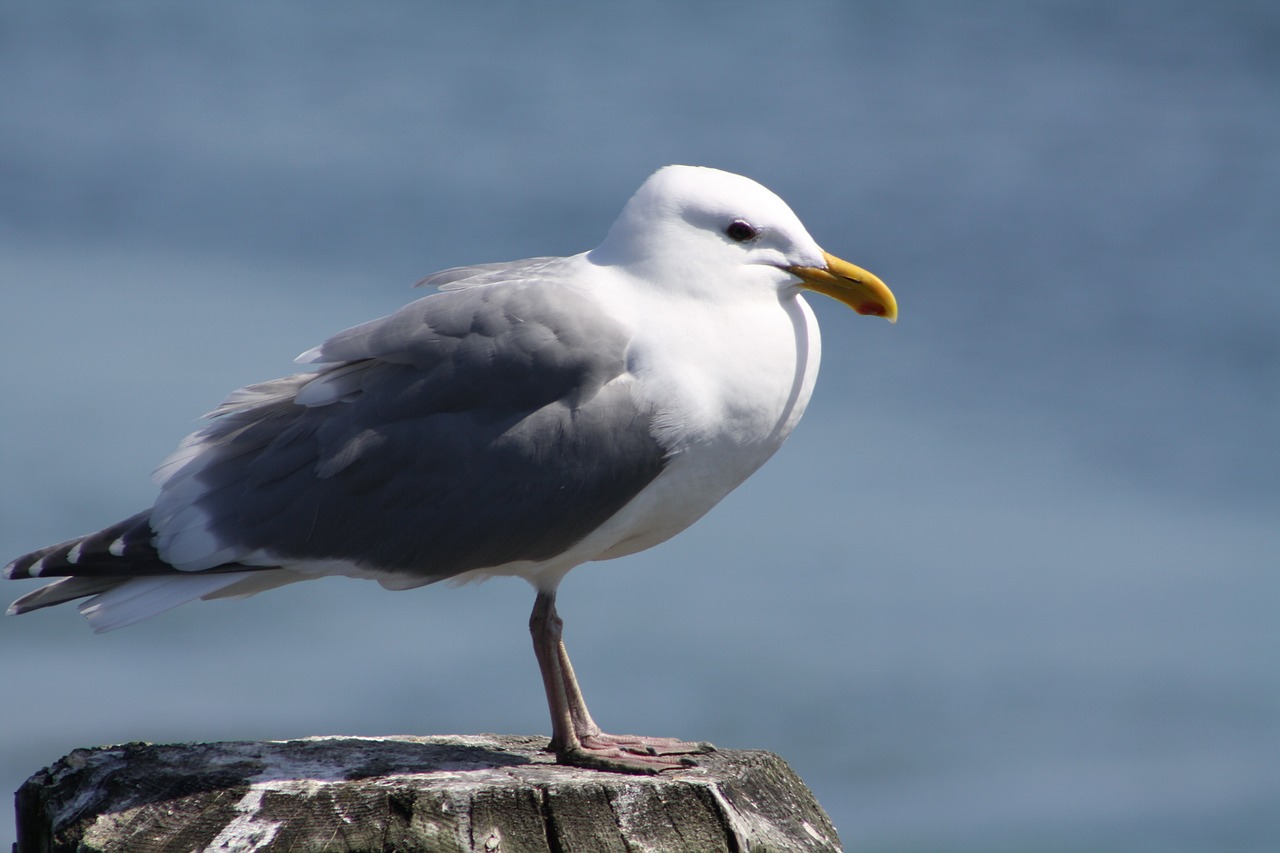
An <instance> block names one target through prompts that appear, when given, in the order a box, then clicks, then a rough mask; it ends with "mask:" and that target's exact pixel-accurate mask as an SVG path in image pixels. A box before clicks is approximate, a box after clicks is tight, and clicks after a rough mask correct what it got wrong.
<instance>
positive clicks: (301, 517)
mask: <svg viewBox="0 0 1280 853" xmlns="http://www.w3.org/2000/svg"><path fill="white" fill-rule="evenodd" d="M554 260H555V259H552V260H548V259H534V260H533V261H526V262H515V263H513V264H508V265H486V266H485V267H481V268H479V271H480V275H481V276H482V277H483V278H484V280H485V281H484V284H485V285H486V286H481V287H465V288H462V289H450V290H448V291H445V292H441V293H437V294H434V295H431V296H427V297H425V298H423V299H419V300H417V301H416V302H413V303H411V304H409V305H407V306H405V307H404V308H402V309H401V310H400V311H397V312H396V313H395V314H392V315H390V316H388V317H385V318H382V319H380V320H375V321H373V322H371V323H365V324H363V325H361V326H356V327H354V328H352V329H348V330H347V331H345V332H341V333H339V334H338V335H335V336H334V337H333V338H330V339H329V340H328V341H326V342H325V343H324V344H323V345H322V346H320V347H318V348H317V349H316V350H313V351H312V352H311V353H310V354H308V356H307V357H308V358H309V360H312V361H314V362H318V363H320V364H322V365H323V367H322V369H321V372H320V373H319V374H301V375H298V376H293V377H288V378H285V379H280V380H276V381H275V382H269V383H263V384H261V385H257V386H250V387H249V388H246V389H243V390H242V391H240V392H237V394H235V395H233V396H232V397H231V398H230V399H229V400H228V402H227V403H225V404H224V405H223V406H222V407H221V408H220V409H219V410H218V411H216V412H214V413H213V416H212V417H213V418H214V420H213V423H212V424H211V425H210V426H209V427H207V428H206V429H204V430H202V431H201V432H200V433H197V434H196V435H194V436H192V437H191V439H189V440H188V442H187V444H186V446H185V448H184V449H183V450H180V451H179V453H178V454H177V455H176V461H175V462H174V463H172V464H170V465H169V470H167V471H166V470H164V469H162V472H163V474H162V479H164V486H163V489H162V493H161V498H160V500H158V501H157V504H156V507H155V510H154V511H153V515H152V518H151V525H152V527H153V528H154V529H155V530H156V531H157V532H158V534H159V536H158V541H159V544H160V552H161V553H162V554H165V555H166V557H167V558H168V559H169V561H170V562H173V563H174V564H175V565H179V566H180V567H182V568H187V569H208V568H215V567H217V566H220V565H224V564H226V563H234V562H235V561H236V560H238V559H240V558H241V557H243V556H244V555H245V554H247V553H250V552H252V551H255V550H259V549H261V550H265V551H268V552H270V553H271V554H273V555H277V556H279V557H281V558H288V559H292V560H312V559H314V560H328V559H342V560H350V561H353V562H356V563H357V564H359V565H361V566H364V567H367V568H372V569H379V570H390V571H399V572H405V573H410V574H413V575H416V576H420V577H429V578H432V579H438V578H443V577H448V576H451V575H454V574H458V573H460V572H464V571H468V570H471V569H476V568H483V567H487V566H495V565H500V564H502V563H506V562H510V561H513V560H545V559H547V558H550V557H553V556H555V555H557V554H559V553H561V552H563V551H564V550H566V549H567V548H569V547H570V546H571V545H573V544H574V543H575V542H577V541H579V540H580V539H581V538H582V537H584V536H585V535H587V534H588V533H590V532H591V531H593V530H594V529H595V528H596V527H598V526H599V525H600V524H602V523H603V522H604V521H605V520H607V519H608V518H609V517H610V516H611V515H613V514H614V513H615V512H617V511H618V510H619V509H621V508H622V507H623V506H624V505H625V504H626V503H627V502H629V501H630V500H631V499H632V498H633V497H634V496H635V495H636V494H637V493H639V492H640V490H642V489H643V488H644V487H645V486H646V485H648V483H649V482H651V481H652V480H653V479H654V477H656V476H657V475H658V473H659V472H660V471H661V470H662V467H663V465H664V462H665V459H664V453H663V450H662V448H661V447H660V446H659V444H658V443H657V442H656V441H655V439H654V437H653V435H652V431H651V429H650V427H651V423H652V419H653V413H652V412H650V411H646V410H644V409H642V408H640V407H639V406H638V405H637V403H636V402H635V401H634V399H633V397H632V395H631V393H630V391H629V389H628V387H627V383H625V382H624V383H615V382H613V380H615V379H617V378H619V377H620V376H622V375H623V374H624V373H625V372H626V369H627V368H626V350H627V345H628V335H627V332H626V330H625V329H623V328H622V327H621V326H619V325H618V324H617V323H616V322H614V321H613V320H612V319H610V318H609V317H607V316H606V315H604V314H602V313H601V312H600V311H599V309H598V308H597V307H596V305H595V303H594V302H593V301H592V300H591V299H589V298H587V297H585V296H583V295H581V294H580V293H579V292H577V291H576V290H575V289H574V288H572V287H565V286H559V284H558V280H557V276H556V273H557V272H558V269H556V268H555V264H554ZM549 263H550V265H551V267H552V268H551V269H547V266H548V264H549ZM531 266H534V267H536V270H537V272H536V275H535V277H534V278H530V277H529V274H530V273H531V272H535V270H534V269H531ZM447 274H449V275H452V276H453V278H452V279H450V280H451V281H458V280H461V279H465V278H467V276H465V275H459V271H456V270H455V271H447ZM201 551H203V552H205V553H199V552H201ZM283 561H284V560H283V559H282V562H283Z"/></svg>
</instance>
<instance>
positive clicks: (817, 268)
mask: <svg viewBox="0 0 1280 853" xmlns="http://www.w3.org/2000/svg"><path fill="white" fill-rule="evenodd" d="M587 257H588V259H589V260H590V261H592V262H593V263H597V264H602V265H608V266H615V265H617V266H624V267H626V268H627V269H629V270H630V271H632V272H634V273H636V274H638V275H642V276H643V277H644V278H646V279H648V280H650V281H654V282H659V283H666V284H669V285H670V286H672V287H678V288H681V289H683V290H690V289H693V290H698V291H701V290H703V289H706V290H707V291H708V292H712V291H714V289H715V288H717V287H721V286H722V282H723V281H725V280H726V278H727V277H728V276H727V275H726V274H727V273H728V272H730V271H731V272H732V281H733V282H734V283H735V286H749V287H756V286H759V287H764V288H769V289H771V290H772V291H774V292H788V291H789V292H795V291H797V290H798V288H801V287H807V288H809V289H812V290H818V291H820V292H822V293H826V294H827V295H829V296H834V297H835V298H837V299H839V300H841V301H842V302H845V303H846V304H848V305H850V306H851V307H852V308H854V309H855V310H857V311H859V313H866V314H878V315H882V316H886V317H888V318H889V319H891V320H892V319H894V318H896V316H897V305H896V303H894V301H893V294H892V293H890V292H889V289H888V288H887V287H885V286H884V284H883V283H882V282H880V280H879V279H877V278H876V277H875V276H873V275H871V274H870V273H868V272H866V271H865V270H862V269H859V268H858V267H855V266H854V265H853V264H850V263H847V262H845V261H841V260H840V259H838V258H835V257H834V256H832V255H828V254H827V253H826V252H824V251H822V249H821V248H820V247H819V246H818V244H817V243H816V242H815V241H814V239H813V238H812V237H811V236H809V232H808V231H806V230H805V227H804V225H802V224H801V222H800V219H799V218H798V217H797V216H796V215H795V213H793V212H792V210H791V208H790V207H788V206H787V203H786V202H784V201H783V200H782V199H780V198H778V196H776V195H775V194H774V193H772V192H770V191H769V190H767V189H765V188H764V187H762V186H761V185H760V184H758V183H756V182H755V181H753V180H751V179H750V178H744V177H742V176H741V175H735V174H732V173H730V172H722V171H720V170H719V169H709V168H705V167H701V166H667V167H666V168H663V169H659V170H658V171H657V172H655V173H654V174H653V175H651V176H650V177H649V179H648V180H647V181H645V182H644V184H643V185H641V187H640V189H639V190H637V191H636V193H635V195H633V196H632V197H631V199H630V200H629V201H628V202H627V204H626V206H625V207H624V208H623V209H622V213H621V214H620V215H619V216H618V218H617V220H616V221H615V222H614V223H613V226H612V227H611V228H610V229H609V234H608V236H606V237H605V240H604V242H603V243H601V244H600V245H599V246H598V247H597V248H595V249H594V250H592V251H591V252H590V253H588V255H587Z"/></svg>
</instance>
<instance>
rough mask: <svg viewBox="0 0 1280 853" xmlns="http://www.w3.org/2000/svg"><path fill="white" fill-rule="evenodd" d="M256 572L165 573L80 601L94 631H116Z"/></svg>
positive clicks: (127, 583)
mask: <svg viewBox="0 0 1280 853" xmlns="http://www.w3.org/2000/svg"><path fill="white" fill-rule="evenodd" d="M253 574H254V572H223V573H219V574H210V575H162V576H158V577H155V576H153V577H141V578H133V579H131V580H127V581H125V582H124V583H122V584H120V585H119V586H117V587H115V588H114V589H110V590H107V591H106V592H103V593H99V594H98V595H95V596H94V597H93V598H90V599H88V600H87V601H85V602H84V603H83V604H81V605H80V612H81V613H82V614H83V615H84V618H85V619H87V620H88V622H89V625H90V626H92V627H93V630H94V632H95V633H98V634H101V633H102V632H103V631H114V630H115V629H116V628H123V627H124V626H126V625H132V624H133V623H135V622H141V621H142V620H143V619H149V618H151V617H152V616H155V615H157V614H159V613H163V612H164V611H166V610H171V609H173V608H174V607H177V606H178V605H179V604H186V603H187V602H188V601H194V600H195V599H197V598H200V597H202V596H205V595H209V594H211V593H214V592H217V591H218V590H220V589H223V588H225V587H228V586H231V585H232V584H235V583H239V582H240V581H242V580H244V579H245V578H248V577H251V576H252V575H253Z"/></svg>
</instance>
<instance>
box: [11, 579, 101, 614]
mask: <svg viewBox="0 0 1280 853" xmlns="http://www.w3.org/2000/svg"><path fill="white" fill-rule="evenodd" d="M121 583H124V581H123V580H122V579H120V578H63V579H62V580H60V581H54V582H53V583H50V584H45V585H44V586H42V587H40V588H39V589H34V590H32V591H31V592H29V593H27V594H26V595H24V596H22V597H21V598H19V599H18V600H17V601H15V602H14V603H13V604H10V605H9V609H8V610H7V611H5V613H6V614H7V615H9V616H18V615H20V614H22V613H30V612H31V611H32V610H40V609H41V608H43V607H53V606H54V605H55V604H64V603H66V602H68V601H75V600H76V599H77V598H84V597H85V596H88V595H97V594H98V593H101V592H106V591H107V590H109V589H111V588H112V587H115V586H118V585H119V584H121Z"/></svg>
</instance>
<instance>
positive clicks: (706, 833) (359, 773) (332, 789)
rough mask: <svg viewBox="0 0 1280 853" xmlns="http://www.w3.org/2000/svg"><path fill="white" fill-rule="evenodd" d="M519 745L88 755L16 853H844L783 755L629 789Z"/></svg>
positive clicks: (735, 759)
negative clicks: (835, 852) (268, 852)
mask: <svg viewBox="0 0 1280 853" xmlns="http://www.w3.org/2000/svg"><path fill="white" fill-rule="evenodd" d="M546 745H547V740H546V739H545V738H534V737H516V736H510V735H479V736H439V737H395V738H355V737H322V738H307V739H304V740H293V741H271V742H232V743H195V744H168V745H162V744H142V743H131V744H124V745H122V746H111V747H99V748H94V749H78V750H75V751H74V752H72V753H70V754H69V755H67V756H66V757H64V758H62V759H61V760H59V761H58V762H57V763H55V764H54V765H52V766H51V767H48V768H46V769H44V770H42V771H40V772H39V773H37V774H36V775H34V776H32V777H31V778H30V779H29V780H28V781H27V782H26V783H25V784H24V785H23V786H22V788H21V789H19V791H18V796H17V807H18V843H17V845H16V851H17V853H37V851H40V853H44V852H45V851H49V853H53V851H83V852H84V853H92V851H101V853H125V852H126V851H127V852H128V853H159V851H183V853H188V852H189V851H193V850H194V851H259V850H262V851H266V850H288V851H297V853H302V852H303V851H305V852H306V853H316V851H326V853H350V851H381V850H388V851H400V852H401V853H409V851H483V853H525V851H529V853H534V851H538V852H539V853H552V851H554V853H569V851H619V853H622V851H627V853H639V851H662V853H674V852H675V851H688V853H711V852H712V851H735V853H737V852H738V851H766V850H767V851H779V852H780V853H781V851H833V850H839V849H840V841H839V838H838V837H837V835H836V831H835V828H834V827H833V826H832V825H831V821H830V819H829V818H828V817H827V815H826V813H825V812H824V811H823V810H822V807H821V806H820V805H819V804H818V802H817V800H816V799H814V796H813V794H812V793H811V792H810V791H809V789H808V788H807V787H805V785H804V783H803V782H802V781H801V780H800V778H799V777H798V776H797V775H796V774H795V773H794V772H793V771H792V770H791V768H790V767H788V766H787V764H786V763H785V762H784V761H783V760H782V759H781V758H779V757H777V756H776V755H773V754H772V753H768V752H762V751H754V750H751V751H745V750H724V751H720V752H713V753H710V754H707V755H702V756H699V757H698V765H699V766H697V767H692V768H690V769H688V770H680V771H675V772H667V773H664V774H662V775H661V776H628V775H622V774H617V773H603V772H599V771H594V770H582V769H578V768H572V767H561V766H559V765H556V764H554V763H553V762H552V759H551V756H550V755H548V754H547V753H546V752H544V751H543V750H544V749H545V747H546Z"/></svg>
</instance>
